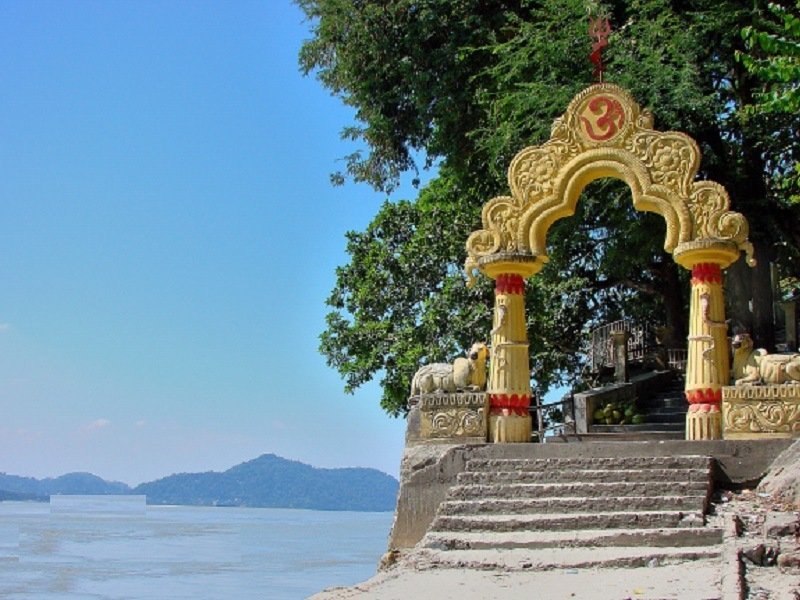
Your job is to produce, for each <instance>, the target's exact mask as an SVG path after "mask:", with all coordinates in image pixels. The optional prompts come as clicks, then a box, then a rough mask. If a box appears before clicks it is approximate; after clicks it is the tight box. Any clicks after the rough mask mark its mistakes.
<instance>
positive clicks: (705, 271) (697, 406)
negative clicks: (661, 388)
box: [686, 262, 730, 440]
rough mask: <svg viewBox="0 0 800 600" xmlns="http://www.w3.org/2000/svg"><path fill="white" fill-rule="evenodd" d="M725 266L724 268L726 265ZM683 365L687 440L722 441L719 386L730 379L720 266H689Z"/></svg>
mask: <svg viewBox="0 0 800 600" xmlns="http://www.w3.org/2000/svg"><path fill="white" fill-rule="evenodd" d="M725 266H727V265H725ZM691 268H692V295H691V304H690V306H689V338H688V342H689V343H688V352H687V363H686V399H687V400H688V401H689V412H688V414H687V415H686V439H687V440H718V439H722V415H721V413H720V405H721V402H722V386H723V385H728V382H729V379H730V369H729V362H728V361H729V358H728V357H729V354H728V326H727V324H726V323H725V298H724V294H723V290H722V266H721V265H720V264H718V263H716V262H699V263H695V264H693V265H692V267H691Z"/></svg>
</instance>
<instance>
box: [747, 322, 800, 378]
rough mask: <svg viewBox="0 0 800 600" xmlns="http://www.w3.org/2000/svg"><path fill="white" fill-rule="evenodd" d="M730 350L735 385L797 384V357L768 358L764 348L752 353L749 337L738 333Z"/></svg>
mask: <svg viewBox="0 0 800 600" xmlns="http://www.w3.org/2000/svg"><path fill="white" fill-rule="evenodd" d="M731 347H732V348H733V381H734V383H735V384H736V385H758V384H760V383H765V384H780V383H794V384H797V383H800V354H798V353H796V352H793V353H785V354H769V353H768V352H767V351H766V350H764V349H763V348H758V349H753V339H752V338H751V337H750V334H748V333H737V334H736V335H735V336H734V337H733V340H732V341H731Z"/></svg>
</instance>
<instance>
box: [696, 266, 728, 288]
mask: <svg viewBox="0 0 800 600" xmlns="http://www.w3.org/2000/svg"><path fill="white" fill-rule="evenodd" d="M698 283H722V269H721V268H720V266H719V265H718V264H716V263H698V264H696V265H695V266H693V267H692V284H693V285H694V284H698Z"/></svg>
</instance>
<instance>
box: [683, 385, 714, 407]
mask: <svg viewBox="0 0 800 600" xmlns="http://www.w3.org/2000/svg"><path fill="white" fill-rule="evenodd" d="M686 400H687V401H688V402H689V404H713V405H716V406H719V405H720V404H721V403H722V390H721V389H718V390H713V389H711V388H706V389H702V388H698V389H695V390H686Z"/></svg>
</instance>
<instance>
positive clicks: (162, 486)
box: [133, 454, 398, 512]
mask: <svg viewBox="0 0 800 600" xmlns="http://www.w3.org/2000/svg"><path fill="white" fill-rule="evenodd" d="M397 489H398V483H397V480H396V479H395V478H394V477H391V476H389V475H387V474H386V473H382V472H380V471H378V470H375V469H361V468H358V469H356V468H351V469H318V468H315V467H312V466H309V465H306V464H303V463H300V462H297V461H293V460H287V459H285V458H281V457H279V456H275V455H274V454H264V455H263V456H260V457H258V458H256V459H254V460H251V461H248V462H245V463H242V464H239V465H236V466H235V467H231V468H230V469H228V470H227V471H224V472H222V473H217V472H207V473H183V474H179V475H170V476H169V477H164V478H163V479H158V480H156V481H152V482H150V483H143V484H142V485H139V486H137V487H136V488H134V490H133V493H135V494H145V495H147V502H148V503H149V504H196V505H203V506H220V505H222V506H258V507H270V508H310V509H316V510H354V511H376V512H378V511H388V510H394V507H395V501H396V500H397Z"/></svg>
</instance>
